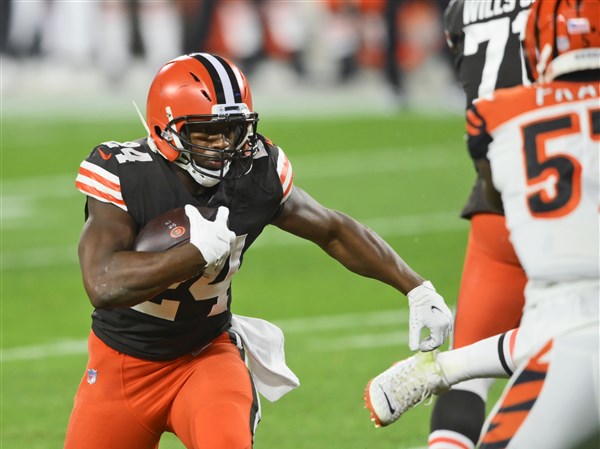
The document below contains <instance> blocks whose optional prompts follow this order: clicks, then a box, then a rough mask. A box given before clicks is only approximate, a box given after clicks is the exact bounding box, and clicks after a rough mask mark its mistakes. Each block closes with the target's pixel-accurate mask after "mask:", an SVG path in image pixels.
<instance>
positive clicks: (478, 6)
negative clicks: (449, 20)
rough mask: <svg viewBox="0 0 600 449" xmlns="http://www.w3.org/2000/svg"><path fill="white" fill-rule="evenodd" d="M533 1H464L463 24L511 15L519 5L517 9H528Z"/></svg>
mask: <svg viewBox="0 0 600 449" xmlns="http://www.w3.org/2000/svg"><path fill="white" fill-rule="evenodd" d="M532 3H533V0H492V1H489V0H487V1H465V2H464V3H463V24H464V25H469V24H470V23H474V22H481V21H484V20H487V19H491V18H493V17H498V16H502V15H504V14H508V13H511V12H512V11H514V10H515V8H516V7H517V4H518V5H519V9H524V8H528V7H529V6H530V5H531V4H532Z"/></svg>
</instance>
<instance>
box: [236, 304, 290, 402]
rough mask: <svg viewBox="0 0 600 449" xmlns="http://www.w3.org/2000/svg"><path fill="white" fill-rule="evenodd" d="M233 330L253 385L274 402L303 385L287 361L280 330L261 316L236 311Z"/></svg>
mask: <svg viewBox="0 0 600 449" xmlns="http://www.w3.org/2000/svg"><path fill="white" fill-rule="evenodd" d="M231 330H232V331H234V332H235V333H236V334H238V335H239V336H240V337H241V338H242V341H243V342H244V346H245V348H246V352H247V353H248V366H249V368H250V372H251V373H252V377H253V379H254V384H255V385H256V388H257V389H258V392H259V393H260V394H262V395H263V396H264V397H265V398H267V399H268V400H269V401H271V402H275V401H276V400H278V399H279V398H281V397H282V396H283V395H284V394H286V393H289V392H290V391H292V390H293V389H294V388H297V387H298V386H299V385H300V381H299V380H298V377H296V375H295V374H294V373H293V372H292V370H291V369H289V368H288V366H287V365H286V363H285V351H284V348H283V343H284V337H283V332H282V331H281V329H279V328H278V327H277V326H275V325H274V324H273V323H269V322H268V321H265V320H261V319H259V318H251V317H246V316H241V315H235V314H234V315H233V316H232V318H231Z"/></svg>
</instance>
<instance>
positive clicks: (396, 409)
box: [365, 351, 450, 427]
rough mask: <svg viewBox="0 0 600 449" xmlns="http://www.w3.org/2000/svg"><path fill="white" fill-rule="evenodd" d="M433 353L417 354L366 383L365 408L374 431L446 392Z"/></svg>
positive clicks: (445, 384) (435, 353) (441, 373)
mask: <svg viewBox="0 0 600 449" xmlns="http://www.w3.org/2000/svg"><path fill="white" fill-rule="evenodd" d="M437 352H438V351H431V352H417V353H416V354H415V355H414V356H412V357H409V358H408V359H405V360H401V361H400V362H397V363H395V364H394V365H392V366H391V367H390V368H388V369H387V370H385V371H384V372H383V373H381V374H380V375H378V376H377V377H374V378H373V379H371V380H370V381H369V383H368V384H367V387H366V389H365V407H366V408H368V409H369V411H370V412H371V421H373V422H374V423H375V427H383V426H387V425H389V424H392V423H393V422H394V421H396V420H397V419H398V418H400V416H402V414H403V413H404V412H406V411H407V410H408V409H410V408H412V407H414V406H415V405H417V404H420V403H421V402H423V401H424V400H426V399H428V398H429V397H431V395H432V394H438V393H443V392H445V391H448V390H449V389H450V386H449V385H448V381H447V380H446V378H445V377H444V373H443V372H442V369H441V367H440V365H439V364H438V363H437V362H436V360H435V358H436V355H437Z"/></svg>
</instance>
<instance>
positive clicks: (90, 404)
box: [65, 53, 452, 449]
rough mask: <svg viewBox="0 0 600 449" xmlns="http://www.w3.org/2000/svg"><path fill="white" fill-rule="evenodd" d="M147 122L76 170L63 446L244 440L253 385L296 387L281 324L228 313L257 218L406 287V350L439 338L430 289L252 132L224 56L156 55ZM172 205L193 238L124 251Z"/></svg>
mask: <svg viewBox="0 0 600 449" xmlns="http://www.w3.org/2000/svg"><path fill="white" fill-rule="evenodd" d="M146 122H147V130H148V136H147V137H144V138H140V139H137V140H133V141H130V142H105V143H103V144H101V145H99V146H97V147H96V148H94V149H93V151H92V152H91V153H90V155H89V156H88V157H87V158H86V159H85V160H84V161H83V162H82V163H81V166H80V168H79V173H78V176H77V181H76V186H77V188H78V189H79V190H80V191H81V192H82V193H84V194H85V195H86V205H85V225H84V227H83V232H82V234H81V239H80V243H79V258H80V265H81V271H82V277H83V284H84V287H85V290H86V292H87V294H88V296H89V300H90V302H91V304H92V305H93V306H94V308H95V310H94V312H93V314H92V329H91V332H90V336H89V360H88V364H87V367H86V371H85V373H84V376H83V379H82V380H81V383H80V386H79V389H78V391H77V395H76V398H75V405H74V408H73V411H72V414H71V419H70V422H69V426H68V430H67V435H66V442H65V448H66V449H81V448H86V449H107V448H110V449H131V448H136V449H144V448H147V449H151V448H157V447H158V443H159V439H160V437H161V435H162V434H163V432H165V431H169V432H172V433H174V434H175V435H177V437H178V438H179V439H180V440H181V441H182V442H183V444H184V445H185V446H186V447H188V448H190V449H192V448H194V449H200V448H210V449H243V448H251V447H252V444H253V435H254V430H255V427H256V425H257V423H258V421H259V419H260V403H259V398H258V394H257V390H258V392H260V393H261V394H262V395H263V396H265V397H267V399H270V400H276V399H277V398H279V397H280V396H281V395H282V394H284V393H285V392H286V391H289V389H291V388H294V387H295V386H297V379H296V378H295V376H294V375H293V373H291V372H290V371H289V369H288V368H287V366H286V365H285V360H284V355H283V350H282V348H283V342H282V341H281V339H280V338H279V337H278V329H277V328H276V327H275V326H273V325H270V324H269V323H267V322H264V321H261V320H258V319H243V317H239V316H235V315H233V316H232V312H231V301H232V295H231V281H232V278H233V276H234V275H235V274H236V272H237V271H238V270H239V269H240V267H241V265H242V259H243V256H244V254H245V252H246V251H247V250H248V248H249V247H250V246H251V245H252V243H253V242H254V241H255V240H256V239H257V238H258V236H259V235H260V234H261V232H262V230H263V229H264V228H265V226H267V225H275V226H277V227H279V228H281V229H283V230H285V231H287V232H290V233H292V234H294V235H297V236H299V237H301V238H304V239H308V240H310V241H312V242H314V243H316V244H317V245H319V246H320V247H321V248H322V249H323V250H324V251H325V252H326V253H327V254H329V255H330V256H331V257H333V258H334V259H336V260H338V261H339V262H340V263H341V264H342V265H344V266H345V267H347V268H348V269H349V270H351V271H353V272H355V273H357V274H359V275H362V276H366V277H371V278H375V279H377V280H379V281H381V282H384V283H386V284H389V285H390V286H392V287H393V288H395V289H397V290H398V291H399V292H401V293H402V294H406V295H407V296H408V301H409V307H410V317H409V320H410V334H409V344H410V346H411V347H412V348H413V350H414V349H417V348H420V349H421V350H423V351H430V350H433V349H434V348H436V347H438V346H439V345H441V344H442V343H443V341H444V339H445V338H446V337H447V335H448V333H449V332H450V329H451V326H452V315H451V312H450V310H449V309H448V307H447V306H446V305H445V303H444V301H443V299H442V297H441V296H440V295H439V294H438V293H436V291H435V288H434V287H433V285H432V284H431V282H429V281H425V280H424V279H423V278H422V277H421V276H420V275H419V274H417V273H416V272H414V271H413V270H412V269H411V268H410V267H409V266H408V265H407V264H406V263H405V262H404V261H403V260H402V259H401V258H400V257H399V256H398V255H397V254H396V253H395V252H394V250H393V249H392V248H391V247H390V246H389V245H388V244H387V243H386V242H384V241H383V239H382V238H380V237H379V236H378V235H377V234H376V233H375V232H373V231H372V230H370V229H368V228H367V227H365V226H363V225H362V224H359V223H358V222H356V221H355V220H354V219H352V218H350V217H349V216H347V215H345V214H343V213H341V212H338V211H335V210H331V209H328V208H326V207H324V206H322V205H321V204H319V203H318V202H317V201H316V200H314V199H313V198H312V197H311V196H310V195H309V194H308V193H306V192H305V191H304V190H302V189H301V188H299V187H297V186H295V185H294V183H293V170H292V165H291V163H290V161H289V159H288V158H287V156H286V154H285V153H284V151H283V150H282V149H281V148H280V147H278V146H277V145H275V144H273V143H272V142H271V141H270V140H269V139H267V138H266V137H264V136H262V135H260V134H258V133H257V122H258V114H257V113H256V112H255V111H254V110H253V107H252V96H251V92H250V88H249V86H248V82H247V79H246V78H245V77H244V75H243V74H242V73H241V72H240V70H239V69H238V68H237V67H236V66H235V65H234V64H233V63H231V62H230V61H229V60H227V59H225V58H222V57H220V56H218V55H213V54H207V53H195V54H190V55H184V56H181V57H179V58H177V59H174V60H172V61H170V62H168V63H167V64H165V65H164V66H163V67H162V68H161V69H160V71H159V72H158V74H157V75H156V77H155V78H154V80H153V82H152V84H151V86H150V89H149V92H148V100H147V107H146ZM194 206H203V207H209V208H213V209H217V211H218V212H217V216H216V218H215V219H214V220H209V219H206V218H204V217H203V216H202V215H201V214H200V212H199V211H198V209H196V208H195V207H194ZM179 207H185V211H186V214H187V216H188V217H189V222H190V241H189V243H186V244H183V245H181V246H176V247H173V248H171V249H168V250H166V251H146V252H141V251H132V248H133V244H134V241H135V239H136V235H137V234H138V233H139V231H140V230H141V229H142V228H144V226H145V225H146V224H147V223H149V222H150V221H151V220H152V219H153V218H154V217H156V216H158V215H160V214H162V213H164V212H166V211H169V210H171V209H173V208H179ZM424 327H425V328H428V329H429V330H430V332H429V335H427V336H424V338H423V339H421V337H420V331H421V329H422V328H424ZM247 356H248V364H249V366H250V371H249V370H248V367H247V365H246V357H247ZM253 368H256V369H253Z"/></svg>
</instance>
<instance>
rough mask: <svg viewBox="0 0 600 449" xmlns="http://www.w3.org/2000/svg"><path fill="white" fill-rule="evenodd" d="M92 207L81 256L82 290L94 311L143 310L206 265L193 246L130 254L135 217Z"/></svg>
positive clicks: (90, 203) (113, 209)
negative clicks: (143, 305)
mask: <svg viewBox="0 0 600 449" xmlns="http://www.w3.org/2000/svg"><path fill="white" fill-rule="evenodd" d="M87 204H88V219H87V221H86V222H85V225H84V228H83V232H82V234H81V238H80V241H79V249H78V252H79V261H80V266H81V272H82V277H83V285H84V287H85V290H86V292H87V294H88V296H89V299H90V302H91V303H92V305H93V306H94V307H96V308H114V307H128V306H132V305H135V304H138V303H140V302H143V301H146V300H148V299H150V298H152V297H154V296H155V295H156V294H158V293H160V292H161V291H163V290H165V289H166V288H167V287H169V286H170V285H171V284H173V283H175V282H179V281H183V280H185V279H189V278H190V277H192V276H194V275H196V274H198V273H200V272H201V271H202V269H203V268H204V266H205V265H206V261H205V260H204V258H203V257H202V254H201V253H200V252H199V251H198V249H197V248H196V247H195V246H194V245H192V244H190V243H187V244H185V245H181V246H179V247H176V248H173V249H170V250H168V251H164V252H135V251H131V247H132V244H133V242H134V240H135V237H136V232H137V229H136V225H135V223H134V221H133V219H132V218H131V216H130V215H129V214H128V213H127V212H125V211H123V210H122V209H120V208H118V207H116V206H114V205H112V204H108V203H104V202H101V201H98V200H96V199H94V198H88V203H87Z"/></svg>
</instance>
